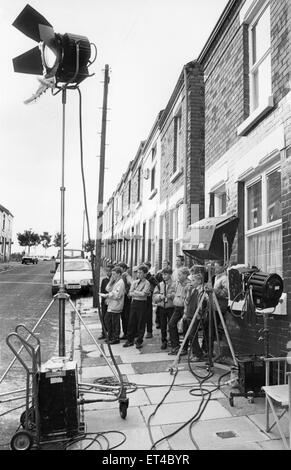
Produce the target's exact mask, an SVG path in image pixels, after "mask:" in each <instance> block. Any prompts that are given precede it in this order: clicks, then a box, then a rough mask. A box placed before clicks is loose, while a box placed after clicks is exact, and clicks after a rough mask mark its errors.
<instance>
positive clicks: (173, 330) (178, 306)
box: [168, 268, 190, 355]
mask: <svg viewBox="0 0 291 470" xmlns="http://www.w3.org/2000/svg"><path fill="white" fill-rule="evenodd" d="M189 275H190V271H189V269H188V268H180V269H179V270H178V282H177V283H176V294H175V297H174V300H173V304H174V307H175V310H174V313H173V315H172V317H171V319H170V322H169V333H170V341H171V348H172V349H171V351H170V352H169V353H168V354H170V355H176V354H177V353H178V351H179V344H180V341H179V332H178V327H177V325H178V322H179V321H180V320H181V318H182V317H183V315H184V307H185V298H186V292H187V286H188V285H189V283H190V280H189V279H188V276H189Z"/></svg>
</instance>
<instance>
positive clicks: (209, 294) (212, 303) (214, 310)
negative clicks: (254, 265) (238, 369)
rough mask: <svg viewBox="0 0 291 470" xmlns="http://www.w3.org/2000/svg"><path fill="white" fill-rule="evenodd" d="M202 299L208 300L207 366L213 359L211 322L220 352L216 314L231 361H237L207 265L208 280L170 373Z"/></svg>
mask: <svg viewBox="0 0 291 470" xmlns="http://www.w3.org/2000/svg"><path fill="white" fill-rule="evenodd" d="M204 301H208V322H209V330H208V332H209V335H208V358H209V368H211V367H213V359H212V349H213V347H212V328H213V324H214V327H215V332H216V338H217V342H218V344H219V352H220V342H219V334H218V329H217V319H216V314H218V315H219V318H220V321H221V324H222V326H223V330H224V334H225V337H226V339H227V343H228V346H229V349H230V351H231V355H232V359H233V362H234V364H235V365H236V366H237V365H238V363H237V359H236V357H235V354H234V350H233V346H232V343H231V339H230V336H229V334H228V330H227V327H226V324H225V321H224V318H223V315H222V313H221V309H220V306H219V303H218V300H217V297H216V294H215V292H214V290H213V287H212V281H211V265H209V266H208V281H207V285H206V286H204V288H203V295H202V296H201V298H200V301H199V303H198V306H197V308H196V311H195V313H194V315H193V318H192V320H191V323H190V325H189V327H188V330H187V332H186V335H185V336H184V339H183V342H182V344H181V346H180V349H179V351H178V354H177V356H176V358H175V360H174V362H173V364H172V366H171V368H170V372H171V374H173V373H174V372H175V371H177V365H178V363H179V359H180V355H181V352H182V350H183V349H184V346H185V344H186V343H187V340H188V337H189V335H190V333H191V330H192V327H193V325H194V322H195V321H196V320H197V318H198V316H199V315H200V312H201V311H202V306H203V302H204Z"/></svg>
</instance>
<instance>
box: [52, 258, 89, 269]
mask: <svg viewBox="0 0 291 470" xmlns="http://www.w3.org/2000/svg"><path fill="white" fill-rule="evenodd" d="M57 271H60V266H58V269H57ZM64 271H66V272H68V271H91V266H90V264H89V263H88V262H84V261H82V260H76V261H69V262H66V261H65V263H64Z"/></svg>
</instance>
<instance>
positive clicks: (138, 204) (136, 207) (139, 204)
mask: <svg viewBox="0 0 291 470" xmlns="http://www.w3.org/2000/svg"><path fill="white" fill-rule="evenodd" d="M140 206H141V201H138V202H137V204H136V206H135V209H138V208H139V207H140Z"/></svg>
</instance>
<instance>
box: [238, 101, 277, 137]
mask: <svg viewBox="0 0 291 470" xmlns="http://www.w3.org/2000/svg"><path fill="white" fill-rule="evenodd" d="M273 108H274V98H273V95H271V96H269V98H267V100H266V102H265V103H264V104H262V105H261V106H260V107H259V108H257V109H256V110H255V111H253V112H252V114H251V115H250V116H249V117H248V118H247V119H246V120H245V121H244V122H243V123H242V124H241V125H240V126H239V127H238V128H237V135H238V136H244V135H246V133H247V132H248V131H249V130H250V129H251V127H253V126H254V125H255V124H256V122H258V121H259V120H260V119H261V118H262V117H263V116H264V115H265V114H267V112H268V111H270V110H271V109H273Z"/></svg>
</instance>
